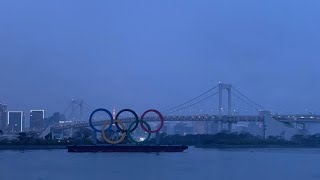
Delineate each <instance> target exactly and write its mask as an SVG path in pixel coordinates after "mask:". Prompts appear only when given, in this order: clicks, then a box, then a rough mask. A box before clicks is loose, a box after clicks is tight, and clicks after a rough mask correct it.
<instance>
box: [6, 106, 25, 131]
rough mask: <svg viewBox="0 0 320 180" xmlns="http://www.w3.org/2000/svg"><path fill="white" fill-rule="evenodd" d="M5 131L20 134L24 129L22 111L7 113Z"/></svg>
mask: <svg viewBox="0 0 320 180" xmlns="http://www.w3.org/2000/svg"><path fill="white" fill-rule="evenodd" d="M7 119H8V121H7V131H8V132H11V133H18V132H22V131H23V128H24V113H23V111H8V117H7Z"/></svg>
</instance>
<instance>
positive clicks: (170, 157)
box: [0, 148, 320, 180]
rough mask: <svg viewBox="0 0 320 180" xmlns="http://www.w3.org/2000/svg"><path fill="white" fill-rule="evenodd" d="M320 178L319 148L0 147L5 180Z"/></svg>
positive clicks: (1, 172) (0, 173) (0, 166)
mask: <svg viewBox="0 0 320 180" xmlns="http://www.w3.org/2000/svg"><path fill="white" fill-rule="evenodd" d="M129 178H130V179H146V180H152V179H155V180H158V179H159V180H160V179H161V180H164V179H178V180H183V179H185V180H189V179H216V180H221V179H243V180H257V179H260V180H267V179H273V180H275V179H283V180H285V179H290V180H295V179H303V180H306V179H320V150H318V149H293V150H290V149H249V150H243V149H242V150H238V149H237V150H234V149H233V150H230V149H229V150H214V149H196V148H190V149H189V150H188V151H186V152H184V153H160V154H156V153H150V154H146V153H142V154H141V153H96V154H95V153H85V154H73V153H67V152H66V151H65V150H52V151H24V152H22V151H0V180H18V179H19V180H23V179H31V180H42V179H43V180H60V179H61V180H68V179H77V180H89V179H90V180H93V179H101V180H102V179H106V180H107V179H129Z"/></svg>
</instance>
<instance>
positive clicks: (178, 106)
mask: <svg viewBox="0 0 320 180" xmlns="http://www.w3.org/2000/svg"><path fill="white" fill-rule="evenodd" d="M217 87H218V85H216V86H215V87H213V88H211V89H209V90H208V91H206V92H204V93H202V94H200V95H199V96H197V97H195V98H192V99H191V100H189V101H186V102H184V103H182V104H179V105H177V106H174V107H172V108H169V109H166V110H165V111H166V112H168V111H173V110H175V109H177V108H180V107H183V106H185V105H187V104H189V103H191V102H193V101H195V100H197V99H199V98H201V97H203V96H204V95H206V94H208V93H210V92H211V91H213V90H214V89H216V88H217ZM201 102H202V101H201ZM195 104H197V103H195ZM182 109H184V108H182ZM180 110H181V109H179V111H180ZM175 112H176V111H175Z"/></svg>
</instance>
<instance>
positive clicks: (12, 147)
mask: <svg viewBox="0 0 320 180" xmlns="http://www.w3.org/2000/svg"><path fill="white" fill-rule="evenodd" d="M56 149H67V145H0V151H2V150H56Z"/></svg>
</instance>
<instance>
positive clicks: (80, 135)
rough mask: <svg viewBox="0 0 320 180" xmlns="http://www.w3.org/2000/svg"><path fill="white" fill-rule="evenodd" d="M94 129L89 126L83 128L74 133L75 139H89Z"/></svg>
mask: <svg viewBox="0 0 320 180" xmlns="http://www.w3.org/2000/svg"><path fill="white" fill-rule="evenodd" d="M91 135H92V131H91V130H90V129H88V128H81V129H79V130H78V131H77V132H75V133H74V135H73V137H72V138H73V139H75V140H88V139H89V137H91Z"/></svg>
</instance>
